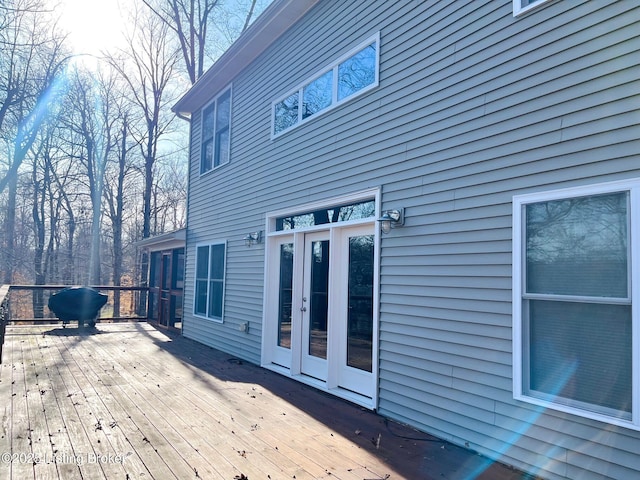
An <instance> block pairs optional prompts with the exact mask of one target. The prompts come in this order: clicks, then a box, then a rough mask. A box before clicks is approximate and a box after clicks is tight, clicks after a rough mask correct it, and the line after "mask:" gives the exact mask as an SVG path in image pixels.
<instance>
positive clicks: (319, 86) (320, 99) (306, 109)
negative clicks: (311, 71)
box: [302, 70, 333, 118]
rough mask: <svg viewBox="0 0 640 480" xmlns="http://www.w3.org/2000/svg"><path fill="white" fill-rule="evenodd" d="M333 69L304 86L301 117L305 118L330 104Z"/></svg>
mask: <svg viewBox="0 0 640 480" xmlns="http://www.w3.org/2000/svg"><path fill="white" fill-rule="evenodd" d="M332 91H333V70H331V71H330V72H327V73H325V74H324V75H322V76H321V77H320V78H318V79H316V80H314V81H313V82H311V83H310V84H309V85H307V86H306V87H304V93H303V102H304V103H303V110H302V118H307V117H310V116H311V115H313V114H314V113H317V112H319V111H320V110H322V109H324V108H327V107H328V106H329V105H331V92H332Z"/></svg>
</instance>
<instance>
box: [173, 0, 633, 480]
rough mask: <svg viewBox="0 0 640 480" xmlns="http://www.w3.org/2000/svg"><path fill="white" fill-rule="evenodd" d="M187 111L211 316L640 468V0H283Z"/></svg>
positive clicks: (314, 369)
mask: <svg viewBox="0 0 640 480" xmlns="http://www.w3.org/2000/svg"><path fill="white" fill-rule="evenodd" d="M174 110H175V111H176V112H177V113H179V114H180V115H182V116H184V117H187V118H189V120H190V125H191V129H190V145H191V149H190V173H189V199H188V227H187V236H186V246H187V247H186V274H185V296H184V305H185V307H184V320H183V334H184V335H185V336H187V337H189V338H193V339H195V340H197V341H200V342H202V343H205V344H207V345H210V346H212V347H215V348H217V349H220V350H223V351H226V352H228V353H229V354H230V355H233V356H236V357H239V358H243V359H245V360H247V361H250V362H254V363H257V364H261V365H262V366H264V368H267V369H270V370H273V371H276V372H279V373H281V374H283V375H286V376H290V377H292V378H294V379H296V380H298V381H300V382H303V383H306V384H309V385H313V386H315V387H317V388H319V389H321V390H325V391H327V392H329V393H331V394H334V395H337V396H340V397H342V398H345V399H348V400H350V401H352V402H355V403H357V404H360V405H362V406H364V407H366V408H369V409H376V410H377V411H378V412H379V413H380V414H382V415H384V416H387V417H390V418H393V419H396V420H398V421H401V422H404V423H407V424H410V425H412V426H414V427H416V428H418V429H420V430H423V431H425V432H428V433H431V434H434V435H437V436H439V437H441V438H443V439H445V440H448V441H450V442H453V443H455V444H458V445H462V446H466V447H468V448H471V449H473V450H476V451H478V452H480V453H482V454H484V455H486V456H488V457H489V458H491V459H496V460H499V461H501V462H504V463H507V464H510V465H513V466H515V467H517V468H520V469H524V470H526V471H528V472H530V473H532V474H536V475H539V476H541V477H544V478H550V479H561V478H571V479H575V478H580V479H587V478H617V479H623V478H624V479H627V478H640V455H638V452H640V288H639V287H638V285H639V284H640V242H638V240H637V239H638V238H639V237H640V155H639V154H640V5H639V4H638V3H637V2H634V1H630V0H621V1H605V0H602V1H601V0H592V1H574V0H571V1H570V0H555V1H553V0H529V1H524V0H522V1H521V0H513V1H512V0H476V1H473V2H468V1H462V0H452V1H426V0H423V1H419V0H413V1H410V0H406V1H404V0H403V1H394V2H389V1H384V0H380V1H375V0H371V1H365V2H362V1H344V0H275V1H274V2H273V4H272V5H271V6H270V7H269V8H268V9H267V10H266V11H265V12H264V14H263V15H262V16H261V17H260V18H259V19H258V20H256V22H255V23H254V24H253V25H252V27H251V28H250V29H249V30H247V31H246V32H245V33H244V34H243V35H242V36H241V37H240V39H239V40H238V41H237V42H236V43H235V44H234V45H233V46H232V47H231V48H230V49H229V50H228V51H227V52H226V53H225V55H224V56H223V57H222V58H221V59H220V60H219V61H218V62H217V63H216V64H215V65H214V66H213V67H212V68H211V69H210V70H209V71H208V72H207V73H206V74H205V75H204V76H203V77H202V78H201V79H200V80H199V81H198V82H197V83H196V84H195V85H194V86H193V87H192V88H191V90H189V92H187V93H186V94H185V96H184V97H183V98H182V99H181V100H180V101H179V102H178V103H177V104H176V106H175V107H174ZM383 219H384V220H386V221H385V222H383V221H381V220H383ZM632 240H633V241H632Z"/></svg>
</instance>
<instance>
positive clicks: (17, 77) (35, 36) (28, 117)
mask: <svg viewBox="0 0 640 480" xmlns="http://www.w3.org/2000/svg"><path fill="white" fill-rule="evenodd" d="M0 26H1V28H0V132H1V133H0V137H1V138H0V141H2V142H4V143H5V145H6V147H5V148H3V149H2V151H5V152H7V154H6V155H5V156H4V157H3V156H0V162H2V163H1V164H0V193H2V192H3V191H4V190H5V189H8V194H7V214H6V216H5V218H4V224H3V231H4V245H3V248H2V252H3V255H2V257H3V258H1V259H0V260H1V261H2V262H1V264H0V265H2V267H3V268H4V278H3V281H4V282H7V283H9V282H11V281H12V277H13V270H14V265H15V261H14V257H15V255H14V249H15V235H14V231H15V226H16V217H15V212H16V196H17V186H18V171H19V169H20V167H21V165H22V162H23V161H24V159H25V158H26V156H27V154H28V152H29V150H30V149H31V147H32V146H33V143H34V141H35V139H36V135H37V133H38V131H39V129H40V128H41V126H42V124H43V122H44V121H45V119H46V118H47V116H48V114H49V110H50V106H51V105H52V104H55V102H54V101H53V100H55V99H56V98H57V97H58V96H59V95H60V94H61V92H62V91H63V87H64V84H63V82H62V81H61V79H62V78H63V72H64V68H65V65H66V63H67V60H68V58H69V57H68V55H67V51H66V50H65V49H64V36H63V35H60V34H59V33H58V31H57V29H56V28H55V24H54V23H53V22H52V21H51V20H50V15H49V12H47V11H46V10H45V8H44V3H43V2H42V0H8V1H6V2H3V3H2V4H0Z"/></svg>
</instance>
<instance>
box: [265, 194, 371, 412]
mask: <svg viewBox="0 0 640 480" xmlns="http://www.w3.org/2000/svg"><path fill="white" fill-rule="evenodd" d="M365 200H374V201H375V215H374V216H373V217H369V218H366V219H359V220H352V221H344V222H338V223H332V224H325V225H317V226H311V227H304V228H300V229H296V230H284V231H276V228H275V223H276V222H275V219H276V218H278V217H285V216H292V215H296V214H299V213H302V212H309V211H316V210H320V209H323V208H330V207H332V206H338V205H349V204H352V203H358V202H361V201H365ZM379 215H380V190H379V189H373V190H367V191H364V192H358V193H356V194H353V195H348V196H344V197H339V198H332V199H329V200H326V201H323V202H316V203H313V204H307V205H302V206H298V207H297V208H291V209H287V210H282V211H278V212H273V213H269V214H267V218H266V224H267V229H266V231H267V233H266V235H265V237H266V245H265V247H266V248H265V252H266V254H265V255H266V258H265V260H266V261H265V290H264V310H263V312H264V313H263V328H262V359H261V363H262V366H263V367H265V368H268V369H270V370H274V371H277V372H279V373H281V374H284V375H287V376H290V377H292V378H295V379H296V380H299V381H300V382H303V383H307V384H309V385H313V386H314V387H316V388H319V389H321V390H325V391H327V392H330V393H332V394H334V395H336V396H339V397H342V398H346V399H348V400H351V401H353V402H354V403H357V404H360V405H362V406H365V407H367V408H371V409H375V408H377V391H378V388H377V385H378V356H379V354H378V345H379V295H380V292H379V284H380V273H379V270H380V229H379V228H378V225H377V223H378V222H376V219H377V218H378V217H379ZM356 227H361V228H358V229H356ZM327 230H328V234H329V242H330V265H333V266H341V268H333V270H334V271H333V272H330V279H329V282H330V285H329V292H330V295H332V292H333V296H332V297H331V299H330V301H329V302H330V303H329V309H330V313H329V322H330V323H329V326H328V327H331V326H334V325H332V322H333V323H334V324H335V322H336V321H339V319H338V315H339V314H338V311H339V310H342V311H344V308H343V307H345V308H346V306H345V302H346V297H344V296H342V299H340V298H334V297H335V296H336V294H335V292H338V291H340V290H341V289H342V290H346V287H345V286H344V285H345V282H346V277H345V269H344V268H343V267H344V265H343V264H346V263H347V262H342V261H341V259H340V257H341V256H343V255H344V248H345V247H344V245H345V244H346V245H348V236H349V232H366V234H372V235H373V236H374V265H373V268H374V287H373V290H374V291H373V298H374V305H373V349H372V350H373V351H372V357H373V358H372V372H371V373H369V372H364V371H357V369H355V368H351V367H345V368H340V367H339V364H338V362H342V361H343V360H345V359H346V352H343V351H342V347H341V345H342V343H345V342H346V332H342V331H341V330H339V329H336V328H333V329H331V331H332V333H330V334H329V335H330V337H329V339H328V344H327V358H328V359H329V362H328V371H327V374H326V380H324V379H318V378H314V377H312V376H308V375H304V374H303V373H302V368H301V358H302V355H303V352H302V347H301V345H302V341H303V331H302V322H301V321H300V320H298V321H295V322H294V321H292V327H291V348H282V347H278V346H277V335H278V331H277V325H278V323H277V316H278V304H279V296H278V290H279V287H278V283H279V275H280V272H279V262H280V259H279V251H280V247H279V245H281V244H283V243H293V246H294V258H295V255H296V252H303V251H304V246H305V236H306V235H307V234H311V233H315V232H321V231H324V232H326V231H327ZM314 236H315V235H314ZM345 239H347V240H345ZM341 242H342V243H341ZM345 242H346V243H345ZM341 252H342V253H341ZM347 253H348V249H347ZM305 257H306V255H305ZM331 268H332V267H330V269H331ZM293 270H294V271H293V275H294V278H295V279H301V278H303V275H304V266H303V262H302V261H295V260H294V269H293ZM343 287H344V288H343ZM292 295H293V298H292V300H293V301H292V306H291V308H292V317H293V316H294V315H297V314H299V313H300V309H301V308H304V305H303V302H302V298H303V285H302V281H297V282H296V281H295V280H294V284H293V294H292ZM340 296H341V295H338V297H340ZM307 307H308V305H307ZM298 319H300V316H299V315H298ZM344 348H345V349H346V346H345V347H344ZM331 359H335V360H331ZM345 362H346V360H345ZM345 369H346V371H347V373H348V374H354V375H355V376H354V375H351V376H349V375H346V377H345V375H344V371H345ZM354 378H359V380H358V382H359V384H358V385H359V386H356V389H357V390H359V391H360V392H362V393H358V392H356V391H354V389H353V388H344V385H345V382H347V383H348V382H353V381H354Z"/></svg>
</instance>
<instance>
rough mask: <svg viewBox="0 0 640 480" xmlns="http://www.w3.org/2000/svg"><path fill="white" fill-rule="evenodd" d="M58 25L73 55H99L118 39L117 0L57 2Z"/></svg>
mask: <svg viewBox="0 0 640 480" xmlns="http://www.w3.org/2000/svg"><path fill="white" fill-rule="evenodd" d="M59 2H60V7H59V8H60V9H61V10H60V24H61V27H62V28H63V29H64V30H66V31H68V32H69V41H70V45H71V47H72V48H73V50H74V52H75V53H88V54H92V55H99V54H100V51H101V50H106V49H109V48H110V47H113V46H114V45H117V44H118V42H119V41H121V39H122V34H121V31H122V28H121V27H122V16H121V14H120V10H119V8H118V0H59Z"/></svg>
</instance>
